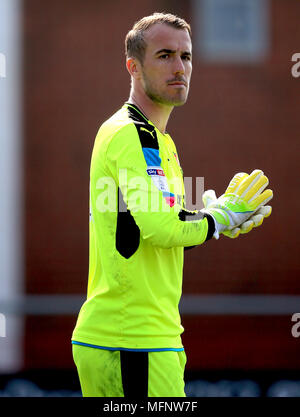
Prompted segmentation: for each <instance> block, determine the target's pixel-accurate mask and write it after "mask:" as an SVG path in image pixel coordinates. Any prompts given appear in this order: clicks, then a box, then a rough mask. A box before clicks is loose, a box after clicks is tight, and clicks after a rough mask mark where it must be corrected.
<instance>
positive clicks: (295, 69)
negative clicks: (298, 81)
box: [291, 52, 300, 78]
mask: <svg viewBox="0 0 300 417" xmlns="http://www.w3.org/2000/svg"><path fill="white" fill-rule="evenodd" d="M291 61H293V62H296V64H294V65H293V66H292V68H291V73H292V76H293V77H294V78H298V77H300V53H299V52H298V53H297V52H296V53H295V54H293V55H292V59H291Z"/></svg>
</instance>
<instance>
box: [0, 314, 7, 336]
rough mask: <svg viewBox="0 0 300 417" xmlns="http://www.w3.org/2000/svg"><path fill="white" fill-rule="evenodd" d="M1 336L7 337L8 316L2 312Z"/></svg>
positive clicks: (0, 322) (0, 315) (0, 317)
mask: <svg viewBox="0 0 300 417" xmlns="http://www.w3.org/2000/svg"><path fill="white" fill-rule="evenodd" d="M0 337H6V318H5V315H4V314H2V313H0Z"/></svg>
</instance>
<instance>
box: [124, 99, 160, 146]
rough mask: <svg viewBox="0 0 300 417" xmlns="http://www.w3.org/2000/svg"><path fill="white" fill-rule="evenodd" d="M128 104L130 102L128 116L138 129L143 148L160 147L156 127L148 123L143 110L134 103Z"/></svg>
mask: <svg viewBox="0 0 300 417" xmlns="http://www.w3.org/2000/svg"><path fill="white" fill-rule="evenodd" d="M127 104H129V106H128V116H129V118H130V119H131V120H132V121H133V123H134V125H135V127H136V129H137V132H138V135H139V138H140V142H141V145H142V148H152V149H159V147H158V140H157V134H156V131H155V127H154V126H153V125H151V124H150V123H148V119H147V118H146V116H145V115H143V116H142V115H141V114H140V113H141V111H140V110H139V109H138V108H137V107H136V106H135V105H134V104H130V103H127Z"/></svg>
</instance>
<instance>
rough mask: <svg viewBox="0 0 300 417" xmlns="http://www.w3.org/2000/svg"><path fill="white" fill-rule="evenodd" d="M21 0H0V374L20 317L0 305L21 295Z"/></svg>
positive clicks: (13, 363)
mask: <svg viewBox="0 0 300 417" xmlns="http://www.w3.org/2000/svg"><path fill="white" fill-rule="evenodd" d="M21 13H22V0H1V1H0V53H1V55H0V58H1V59H0V64H1V66H0V73H1V76H0V315H1V316H0V317H1V325H2V328H1V338H0V372H14V371H17V370H19V368H20V366H21V365H22V361H23V358H22V350H23V349H22V341H23V340H22V339H23V318H22V317H20V316H17V315H15V314H14V313H12V312H9V311H8V312H6V311H2V309H1V306H3V305H10V301H11V300H12V301H13V299H15V298H16V297H18V296H19V295H21V294H22V292H23V287H22V284H23V276H22V275H23V248H22V240H23V234H22V229H23V224H22V215H23V198H22V181H23V178H22V176H23V167H22V155H21V150H22V149H21V145H22V111H21V102H22V86H21V73H22V59H21V54H22V51H21V39H20V36H21V30H20V29H21V28H20V24H21V23H20V22H21V19H20V16H21Z"/></svg>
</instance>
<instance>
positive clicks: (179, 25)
mask: <svg viewBox="0 0 300 417" xmlns="http://www.w3.org/2000/svg"><path fill="white" fill-rule="evenodd" d="M156 23H165V24H167V25H170V26H173V27H175V28H176V29H182V30H184V29H186V30H187V31H188V33H189V35H190V37H192V31H191V26H190V25H189V24H188V23H187V22H186V21H185V20H184V19H182V18H181V17H178V16H176V15H174V14H171V13H157V12H156V13H153V14H152V15H150V16H145V17H143V18H142V19H140V20H139V21H137V22H135V24H134V26H133V28H132V29H131V30H130V31H129V32H128V33H127V35H126V38H125V55H126V57H127V58H128V57H133V58H137V59H138V60H139V61H140V62H141V63H143V60H144V56H145V51H146V46H147V44H146V42H145V39H144V31H145V30H147V29H149V28H150V27H151V26H153V25H155V24H156Z"/></svg>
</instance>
